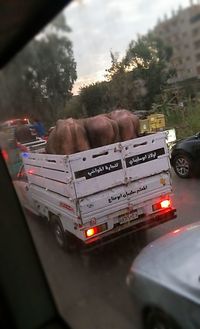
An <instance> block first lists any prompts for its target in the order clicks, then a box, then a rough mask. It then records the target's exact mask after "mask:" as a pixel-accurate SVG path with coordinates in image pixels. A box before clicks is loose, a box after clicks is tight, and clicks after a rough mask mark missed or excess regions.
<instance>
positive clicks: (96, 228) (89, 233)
mask: <svg viewBox="0 0 200 329" xmlns="http://www.w3.org/2000/svg"><path fill="white" fill-rule="evenodd" d="M107 228H108V226H107V223H105V224H101V225H98V226H94V227H91V228H88V229H87V230H85V236H86V238H91V237H92V236H94V235H96V234H98V233H101V232H103V231H106V230H107Z"/></svg>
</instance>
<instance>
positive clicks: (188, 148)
mask: <svg viewBox="0 0 200 329" xmlns="http://www.w3.org/2000/svg"><path fill="white" fill-rule="evenodd" d="M171 164H172V167H173V168H174V171H175V172H176V174H177V175H178V176H179V177H181V178H189V177H191V176H193V175H196V174H198V172H200V170H199V165H200V133H197V134H196V135H193V136H190V137H187V138H185V139H181V140H179V141H178V142H177V143H176V144H175V145H174V146H173V147H172V151H171Z"/></svg>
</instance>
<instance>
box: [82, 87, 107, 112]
mask: <svg viewBox="0 0 200 329" xmlns="http://www.w3.org/2000/svg"><path fill="white" fill-rule="evenodd" d="M80 102H81V104H82V106H83V108H84V114H85V115H86V116H93V115H97V114H100V113H105V112H108V111H109V108H110V100H109V94H108V83H107V82H105V81H103V82H96V83H93V84H91V85H89V86H86V87H83V88H81V92H80Z"/></svg>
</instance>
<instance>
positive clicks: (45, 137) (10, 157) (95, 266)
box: [0, 0, 200, 329]
mask: <svg viewBox="0 0 200 329" xmlns="http://www.w3.org/2000/svg"><path fill="white" fill-rule="evenodd" d="M199 77H200V4H199V1H190V2H189V1H188V0H181V1H180V0H173V1H172V0H169V1H167V2H163V1H161V0H157V1H147V0H136V1H132V0H124V1H120V0H109V1H106V0H102V1H97V0H93V1H91V0H74V1H71V2H70V4H69V5H68V6H67V7H66V8H65V9H64V10H63V12H62V13H60V14H59V15H58V16H57V17H56V18H55V19H54V20H52V21H51V22H50V23H49V25H48V26H46V27H45V28H44V29H43V30H42V31H41V32H40V33H39V34H38V35H37V36H35V38H34V39H33V40H32V41H31V42H30V43H29V44H28V45H27V46H26V47H25V48H24V49H23V50H22V51H21V52H20V53H19V54H18V55H17V56H16V57H15V58H14V59H13V60H12V61H11V62H10V63H9V64H8V65H7V66H6V67H5V68H4V69H3V70H2V71H1V72H0V148H1V152H2V155H3V157H4V160H5V162H6V164H7V166H8V170H9V173H10V175H11V178H12V180H13V183H14V186H15V188H16V191H17V195H18V197H19V200H20V202H21V205H22V208H23V210H24V213H25V217H26V221H27V224H28V226H29V229H30V231H31V234H32V236H33V240H34V243H35V245H36V248H37V251H38V253H39V255H40V259H41V261H42V264H43V267H44V270H45V273H46V276H47V278H48V282H49V283H50V285H51V289H52V292H53V294H54V296H55V300H56V303H57V305H58V308H59V311H60V312H61V314H62V316H63V317H64V319H66V321H67V322H68V323H69V324H70V325H71V326H72V328H77V329H82V328H92V327H93V328H99V329H105V328H115V329H120V328H125V329H129V328H135V329H139V328H140V327H141V325H142V323H145V329H147V328H148V329H149V328H150V329H156V328H166V329H167V328H173V329H174V328H177V327H176V325H177V326H178V328H179V327H180V328H182V329H184V328H186V327H187V329H189V328H200V319H199V318H198V317H196V315H195V314H197V311H196V308H195V307H196V306H195V305H196V304H198V303H199V301H200V300H199V297H198V298H197V296H193V295H192V292H191V296H192V297H191V296H190V297H191V298H188V294H187V293H186V294H185V295H184V292H185V290H186V289H185V290H184V287H183V285H182V286H181V284H179V283H180V282H179V281H178V280H183V277H184V270H186V269H187V273H186V274H185V275H186V276H185V277H187V278H188V284H190V275H191V277H192V280H195V279H194V276H192V275H193V273H190V272H189V269H190V267H191V271H192V272H194V265H188V263H187V264H182V262H181V264H180V262H179V267H180V268H181V270H180V268H179V270H178V269H177V272H176V271H175V270H176V268H175V269H174V272H173V273H172V272H171V268H170V267H171V265H170V264H171V263H170V257H172V256H173V257H174V258H173V259H176V258H175V257H178V256H177V255H176V254H175V253H174V250H180V249H181V250H182V248H181V245H179V247H177V246H176V243H178V244H180V243H181V240H183V239H186V240H187V239H189V235H188V236H187V234H186V233H187V232H189V229H187V230H185V229H182V227H184V226H185V225H189V224H192V223H193V222H198V220H199V211H200V206H199V195H200V188H199V180H198V173H199V164H200V163H199V161H200V140H199V138H196V136H199V131H200V93H199ZM188 137H190V138H188ZM187 138H188V139H187ZM177 140H181V142H180V143H176V142H177ZM27 210H28V211H27ZM191 231H192V229H190V232H191ZM192 232H193V231H192ZM168 233H169V234H168ZM166 234H167V235H166ZM182 234H183V238H180V236H181V237H182ZM188 234H189V233H188ZM160 237H162V239H161V240H159V242H157V243H155V244H154V241H155V240H156V239H158V238H160ZM195 237H196V235H195V234H194V233H193V234H191V233H190V238H191V239H193V241H195ZM186 240H185V241H186ZM167 241H170V243H168V242H167ZM193 241H192V240H191V245H193ZM169 244H170V246H172V245H174V249H173V251H172V250H171V248H169ZM194 245H196V246H197V245H198V244H197V243H196V244H195V242H194ZM143 248H146V249H145V250H144V249H143ZM183 250H184V249H183ZM194 253H196V251H194ZM160 255H162V257H165V259H166V262H165V266H163V267H162V268H159V264H160V263H161V260H160V259H159V257H160ZM170 255H172V256H170ZM136 257H139V258H137V261H136V263H134V261H135V259H136ZM140 257H141V258H140ZM191 257H192V255H191ZM182 258H184V257H183V255H182V257H181V260H182ZM171 259H172V258H171ZM186 262H187V260H186ZM132 264H133V265H132ZM152 264H153V266H152ZM173 264H174V263H173ZM190 264H192V259H191V260H190ZM186 265H187V266H186ZM156 273H160V276H157V274H156ZM174 273H175V274H174ZM176 273H177V277H176ZM180 273H182V274H181V275H180V277H179V276H178V275H179V274H180ZM148 275H149V276H148ZM154 275H155V277H154ZM172 276H173V280H172ZM185 277H184V280H185ZM163 280H164V281H163ZM172 281H173V284H171V282H172ZM186 281H187V280H185V281H184V282H186ZM197 281H198V280H196V281H195V282H196V284H197ZM155 282H157V284H155ZM163 282H164V283H163ZM181 282H182V281H181ZM193 282H194V281H193ZM192 284H194V283H192ZM177 287H178V288H177ZM180 287H182V292H181V293H180V292H179V293H177V291H179V290H178V289H180ZM183 291H184V292H183ZM170 292H171V293H170ZM180 296H182V297H180ZM172 297H173V298H172ZM184 299H187V303H188V304H187V303H186V304H184V303H182V300H184ZM189 299H191V300H192V303H191V304H190V303H189V301H188V300H189ZM197 299H198V301H197ZM195 303H196V304H195ZM175 304H176V306H175ZM169 305H171V306H169ZM177 305H178V306H177ZM185 305H188V308H187V306H185ZM176 307H177V308H176ZM192 307H193V308H192ZM189 310H190V311H189ZM155 314H156V316H155ZM181 317H182V318H181ZM155 319H158V320H155ZM163 319H164V320H163ZM166 319H167V320H166ZM193 321H194V323H195V324H196V323H197V324H198V325H197V327H195V325H194V326H193ZM183 322H184V324H183ZM169 323H170V326H169ZM171 325H172V326H171ZM183 325H186V327H184V326H183Z"/></svg>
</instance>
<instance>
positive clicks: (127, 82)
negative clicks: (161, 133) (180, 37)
mask: <svg viewBox="0 0 200 329" xmlns="http://www.w3.org/2000/svg"><path fill="white" fill-rule="evenodd" d="M110 55H111V67H110V68H109V69H107V70H106V75H105V77H106V79H107V81H106V82H105V81H104V82H98V83H95V84H92V85H89V86H86V87H84V88H82V89H81V92H80V102H81V104H82V105H83V106H84V108H85V109H86V112H87V114H88V115H94V114H98V113H101V112H107V111H109V110H111V109H113V108H116V107H124V108H127V109H129V110H150V109H151V106H152V104H153V102H155V98H156V96H158V95H159V94H160V93H161V91H162V89H163V88H164V87H165V85H166V84H167V80H168V79H169V77H171V76H172V74H174V72H172V71H171V70H170V69H169V60H170V57H171V55H172V50H171V48H169V47H167V46H166V45H164V44H163V42H162V41H161V40H159V39H156V38H155V37H154V36H153V35H151V34H149V35H147V36H143V37H139V38H138V40H137V41H131V42H130V44H129V47H128V49H127V51H126V55H125V57H124V58H123V59H121V60H120V59H119V56H118V54H114V53H112V52H111V53H110Z"/></svg>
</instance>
